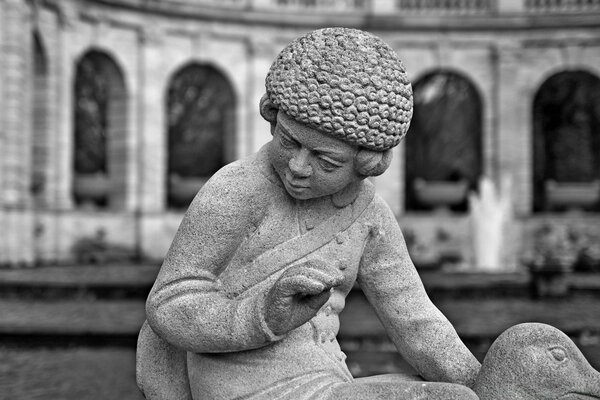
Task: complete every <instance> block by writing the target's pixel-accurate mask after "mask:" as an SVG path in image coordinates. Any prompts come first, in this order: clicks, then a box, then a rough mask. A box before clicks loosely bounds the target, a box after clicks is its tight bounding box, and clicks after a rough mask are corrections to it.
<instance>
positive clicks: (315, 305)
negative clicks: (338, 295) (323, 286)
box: [305, 290, 331, 311]
mask: <svg viewBox="0 0 600 400" xmlns="http://www.w3.org/2000/svg"><path fill="white" fill-rule="evenodd" d="M329 296H331V291H330V290H324V291H322V292H321V293H319V294H315V295H313V296H308V297H306V299H305V302H306V304H307V305H308V306H309V307H310V308H312V309H313V310H315V311H318V310H319V309H320V308H321V307H323V304H325V303H327V300H329Z"/></svg>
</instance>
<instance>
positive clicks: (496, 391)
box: [474, 323, 600, 400]
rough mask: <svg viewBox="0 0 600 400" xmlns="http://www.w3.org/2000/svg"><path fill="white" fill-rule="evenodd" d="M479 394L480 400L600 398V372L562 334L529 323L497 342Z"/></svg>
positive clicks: (477, 387) (478, 384)
mask: <svg viewBox="0 0 600 400" xmlns="http://www.w3.org/2000/svg"><path fill="white" fill-rule="evenodd" d="M474 390H475V392H476V393H477V394H478V395H479V398H480V399H481V400H499V399H520V400H546V399H547V400H550V399H583V398H586V399H587V398H600V373H599V372H598V371H596V370H594V369H593V368H592V367H591V366H590V364H589V363H588V362H587V360H586V359H585V357H584V356H583V355H582V354H581V351H579V349H578V348H577V346H575V344H574V343H573V342H572V341H571V339H569V337H568V336H567V335H565V334H564V333H563V332H561V331H560V330H558V329H556V328H554V327H552V326H550V325H545V324H539V323H526V324H519V325H515V326H513V327H512V328H509V329H507V330H506V331H505V332H504V333H502V335H500V336H499V337H498V339H496V341H495V342H494V344H492V347H491V348H490V350H489V351H488V353H487V354H486V356H485V359H484V361H483V365H482V367H481V371H480V373H479V375H478V377H477V381H476V383H475V386H474Z"/></svg>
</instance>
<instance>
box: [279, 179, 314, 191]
mask: <svg viewBox="0 0 600 400" xmlns="http://www.w3.org/2000/svg"><path fill="white" fill-rule="evenodd" d="M284 182H285V185H286V186H287V187H288V188H289V189H292V190H294V191H303V190H307V189H309V188H310V186H309V185H307V184H302V183H299V182H297V181H294V180H291V179H290V178H288V177H286V178H285V179H284Z"/></svg>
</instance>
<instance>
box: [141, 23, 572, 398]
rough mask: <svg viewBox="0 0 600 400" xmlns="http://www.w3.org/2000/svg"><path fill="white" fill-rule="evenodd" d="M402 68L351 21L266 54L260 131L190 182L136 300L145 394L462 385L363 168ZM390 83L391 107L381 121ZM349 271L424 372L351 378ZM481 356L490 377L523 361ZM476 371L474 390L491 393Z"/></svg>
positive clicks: (376, 168) (414, 391) (278, 393)
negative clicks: (244, 149)
mask: <svg viewBox="0 0 600 400" xmlns="http://www.w3.org/2000/svg"><path fill="white" fill-rule="evenodd" d="M396 62H397V64H395V63H396ZM392 65H396V67H393V68H392ZM388 67H389V68H388ZM327 68H329V71H328V70H327ZM361 68H362V70H364V71H368V74H367V75H366V76H363V75H364V74H362V73H360V71H361ZM325 72H328V73H325ZM306 74H308V75H309V76H307V77H305V76H304V75H306ZM355 76H357V77H358V78H356V79H354V77H355ZM384 77H385V79H388V80H389V81H382V79H383V78H384ZM363 78H364V79H363ZM366 78H369V79H366ZM405 78H406V77H405V73H404V69H403V67H402V66H401V64H400V63H399V60H398V59H397V56H396V55H395V54H394V53H393V51H391V50H390V49H389V48H388V47H387V45H385V44H384V43H383V42H382V41H381V40H380V39H377V38H375V37H373V36H372V35H370V34H366V33H364V32H360V31H356V30H350V29H345V28H331V29H323V30H319V31H315V32H311V33H309V34H307V35H305V36H303V37H302V38H300V39H298V40H297V41H294V42H293V43H292V44H290V45H289V46H288V47H286V49H284V50H283V51H282V53H281V54H280V57H278V58H277V60H276V61H275V63H274V64H273V67H272V69H271V71H270V73H269V76H268V77H267V93H266V94H265V96H263V98H262V99H261V102H260V112H261V115H263V117H264V118H265V119H266V120H267V121H269V122H270V123H271V133H272V135H273V140H272V141H271V142H269V143H268V144H267V145H265V146H264V147H263V148H262V149H261V150H260V151H259V152H258V153H257V154H255V155H253V156H251V157H248V158H246V159H243V160H240V161H237V162H234V163H232V164H230V165H228V166H226V167H224V168H222V169H221V170H220V171H219V172H217V173H216V174H215V175H214V176H213V177H212V178H211V179H210V180H209V181H208V182H207V183H206V185H204V186H203V188H202V189H201V190H200V192H199V193H198V194H197V195H196V197H195V199H194V200H193V202H192V204H191V205H190V207H189V209H188V211H187V213H186V215H185V217H184V219H183V221H182V223H181V225H180V227H179V230H178V232H177V234H176V236H175V239H174V240H173V243H172V245H171V248H170V250H169V252H168V253H167V256H166V258H165V260H164V263H163V265H162V267H161V270H160V272H159V274H158V277H157V279H156V282H155V284H154V287H153V288H152V291H151V292H150V295H149V297H148V301H147V304H146V314H147V324H145V325H144V327H143V329H142V331H141V332H140V338H139V343H138V352H137V354H138V364H137V367H138V368H137V377H138V383H139V386H140V388H141V390H142V392H143V393H144V395H145V396H146V398H148V399H196V400H197V399H201V398H202V399H204V398H208V399H290V400H291V399H294V400H302V399H307V400H308V399H340V398H345V399H367V398H368V399H371V398H382V399H383V398H398V399H432V400H435V399H469V398H473V399H476V398H477V397H476V395H475V394H474V392H473V391H472V390H471V389H469V387H472V386H473V385H474V384H475V379H476V376H477V374H478V373H479V369H480V365H479V363H478V361H477V360H476V359H475V357H474V356H473V355H472V354H471V353H470V352H469V350H468V349H467V348H466V347H465V346H464V344H463V343H462V342H461V340H460V339H459V337H458V335H457V334H456V331H455V330H454V328H453V327H452V325H451V324H450V323H449V322H448V320H447V319H446V318H445V317H444V315H443V314H442V313H441V312H440V311H439V310H438V309H437V308H436V307H435V306H434V305H433V304H432V303H431V301H430V300H429V298H428V296H427V294H426V293H425V290H424V288H423V284H422V283H421V280H420V278H419V276H418V274H417V272H416V270H415V267H414V265H413V263H412V261H411V260H410V257H409V255H408V252H407V249H406V244H405V242H404V239H403V236H402V233H401V231H400V228H399V227H398V224H397V222H396V219H395V216H394V215H393V213H392V211H391V210H390V208H389V207H388V205H387V204H386V203H385V202H384V201H383V200H382V199H381V197H379V196H378V195H377V194H375V193H374V189H373V186H372V185H371V184H370V183H369V182H368V181H367V180H365V178H366V177H367V176H373V175H378V174H381V173H382V172H383V171H385V169H386V168H387V167H388V166H389V164H390V159H391V152H390V148H391V147H393V146H395V145H396V144H398V142H399V141H400V139H401V138H402V137H403V135H404V133H405V132H406V129H407V128H408V122H409V120H410V116H411V115H412V94H411V92H410V85H409V84H408V81H407V80H406V79H405ZM345 79H349V80H350V81H348V82H346V81H345ZM313 80H314V82H313ZM335 82H337V83H335ZM338 84H339V88H340V89H342V90H346V89H344V87H347V89H348V90H350V91H352V93H354V94H353V96H352V97H350V96H346V94H347V93H341V94H340V93H338V92H337V91H336V89H335V86H336V85H338ZM388 84H389V85H388ZM303 85H305V86H306V88H307V90H302V88H303V87H304V86H303ZM382 85H383V86H382ZM373 89H375V90H373ZM383 89H385V90H387V92H385V90H384V91H381V92H380V90H383ZM363 92H364V93H365V94H366V96H369V93H371V94H372V98H369V99H370V102H366V103H364V102H363V101H362V100H361V96H358V97H357V95H358V94H359V93H363ZM384 92H385V93H384ZM390 93H393V94H394V96H396V97H394V103H395V104H396V103H399V104H398V105H399V106H400V107H401V108H402V110H403V111H402V112H400V113H399V114H398V113H396V114H394V113H391V114H390V115H388V117H390V118H392V120H389V119H388V120H387V123H383V121H382V120H381V115H379V114H380V113H383V112H384V110H385V106H389V105H390V104H391V103H389V101H391V97H390V96H391V94H390ZM338 95H339V96H340V98H339V99H338V100H336V96H338ZM315 96H316V97H319V98H320V99H321V101H319V102H316V103H315V101H314V100H315V99H314V97H315ZM329 97H331V100H332V101H333V102H334V103H335V104H333V103H332V104H330V103H329V102H328V101H325V99H327V98H329ZM292 100H293V102H297V105H298V110H295V109H294V107H293V104H292V103H290V102H291V101H292ZM350 100H352V101H350ZM306 102H308V103H307V104H311V106H312V105H314V107H309V108H307V110H306V115H304V114H302V113H301V111H302V110H301V108H302V104H305V103H306ZM317 103H318V105H317ZM363 108H364V110H363ZM296 111H298V112H296ZM355 111H357V112H358V114H356V113H355ZM388 111H389V110H388ZM396 111H397V110H396ZM363 112H364V113H365V115H362V113H363ZM382 115H383V114H382ZM386 115H387V114H386ZM333 117H340V120H339V121H338V120H336V119H335V118H333ZM376 117H377V118H376ZM332 118H333V119H332ZM398 118H399V119H398ZM332 121H333V122H332ZM336 121H337V122H339V125H340V126H339V127H337V125H335V123H336ZM356 124H358V125H356ZM355 125H356V126H355ZM355 282H358V283H359V284H360V286H361V288H362V290H363V292H364V293H365V295H366V297H367V299H368V300H369V302H370V303H371V304H372V305H373V307H374V309H375V311H376V313H377V316H378V317H379V319H380V320H381V321H382V323H383V326H384V327H385V329H386V332H387V334H388V335H389V337H390V338H391V340H392V341H393V342H394V344H395V346H396V347H397V349H398V351H399V352H400V353H401V354H402V355H403V357H404V358H405V359H406V360H407V361H408V362H409V363H410V364H411V365H412V366H413V367H414V369H415V370H416V371H417V372H418V373H419V375H420V376H422V377H423V378H424V379H425V380H426V381H427V382H420V381H419V380H417V379H415V378H411V377H402V376H383V377H372V378H367V379H354V378H353V377H352V375H351V374H350V372H349V371H348V368H347V366H346V363H345V355H344V354H343V352H342V351H341V349H340V347H339V344H338V342H337V340H336V335H337V333H338V330H339V313H340V312H341V311H342V310H343V309H344V305H345V299H346V296H347V295H348V293H349V291H350V290H351V289H352V287H353V285H354V284H355ZM526 336H527V335H526ZM529 336H531V335H529ZM529 336H527V337H529ZM533 336H536V335H533ZM509 337H511V338H512V337H513V336H512V335H509ZM520 337H521V336H519V335H517V337H516V339H517V342H516V343H517V344H519V342H518V339H519V338H520ZM542 342H543V341H542ZM509 343H510V342H509ZM507 348H510V349H512V348H513V346H512V345H508V346H507ZM515 348H517V346H515ZM501 349H502V347H501ZM569 350H571V348H570V347H569ZM502 352H506V349H505V350H503V351H501V353H502ZM551 353H552V354H553V355H556V354H557V351H556V350H552V351H551ZM569 354H570V353H569ZM494 360H495V358H490V361H489V363H488V369H489V371H490V372H489V374H490V376H496V374H495V370H496V369H497V370H499V371H500V370H501V367H503V366H506V365H511V364H515V363H516V364H517V365H519V366H522V367H523V368H525V367H530V364H529V363H527V362H526V361H527V360H522V359H519V358H515V359H514V360H513V358H512V357H508V359H507V358H505V357H499V358H498V361H494ZM485 371H486V370H484V372H485ZM485 376H486V375H480V382H478V384H480V386H479V387H480V388H491V389H482V393H483V392H484V391H485V392H493V393H498V392H499V390H500V391H501V390H502V389H498V387H500V388H502V386H500V385H501V384H502V383H503V382H501V381H499V380H494V379H495V378H494V379H492V380H490V381H489V382H490V384H487V383H486V382H487V381H486V380H485ZM498 376H501V375H500V374H498ZM561 376H562V377H564V376H563V375H560V374H559V375H557V378H558V377H561ZM504 383H506V382H504ZM532 383H533V382H532ZM526 387H529V386H528V385H526ZM494 388H495V389H494ZM489 398H492V397H489ZM496 398H511V397H510V396H509V397H506V396H505V397H502V396H501V397H496Z"/></svg>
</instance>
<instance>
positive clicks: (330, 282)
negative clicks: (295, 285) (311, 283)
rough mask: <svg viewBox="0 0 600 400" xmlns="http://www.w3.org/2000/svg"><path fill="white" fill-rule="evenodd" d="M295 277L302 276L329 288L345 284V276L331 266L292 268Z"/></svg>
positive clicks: (305, 265)
mask: <svg viewBox="0 0 600 400" xmlns="http://www.w3.org/2000/svg"><path fill="white" fill-rule="evenodd" d="M291 269H292V270H295V271H293V273H294V274H295V275H302V276H306V277H309V278H311V279H314V280H317V281H320V282H322V283H323V284H324V285H325V286H326V287H327V288H332V287H335V286H339V285H341V284H342V282H344V274H343V273H342V272H341V271H340V270H339V269H338V268H334V267H331V266H327V267H325V266H324V265H320V266H318V267H315V266H313V265H308V264H304V265H301V266H299V267H297V268H291Z"/></svg>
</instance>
